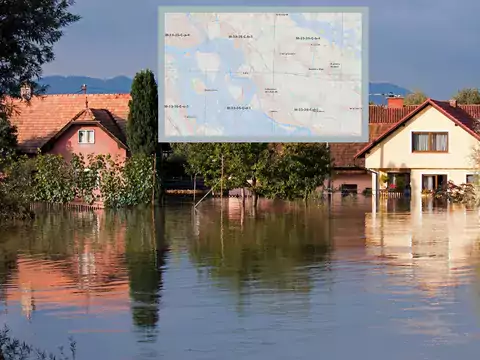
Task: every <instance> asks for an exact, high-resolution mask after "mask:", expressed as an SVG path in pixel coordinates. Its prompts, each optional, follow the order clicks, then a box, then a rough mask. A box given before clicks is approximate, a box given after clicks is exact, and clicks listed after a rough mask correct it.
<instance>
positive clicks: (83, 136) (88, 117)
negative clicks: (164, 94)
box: [11, 94, 130, 161]
mask: <svg viewBox="0 0 480 360" xmlns="http://www.w3.org/2000/svg"><path fill="white" fill-rule="evenodd" d="M129 100H130V95H129V94H98V95H97V94H92V95H78V94H68V95H45V96H39V97H34V98H32V99H31V100H30V101H29V102H26V101H22V100H13V101H12V104H13V105H14V107H15V112H14V114H13V116H12V117H11V122H12V124H13V125H15V126H16V127H17V130H18V142H19V148H20V150H21V151H22V152H23V153H25V154H30V155H35V154H36V153H37V151H38V150H40V151H41V152H42V153H49V154H60V155H62V156H63V157H64V158H65V159H67V160H69V159H70V158H71V155H72V153H76V154H83V155H84V156H85V157H86V156H87V155H89V154H94V155H97V154H110V155H112V156H113V157H117V158H118V159H119V160H120V161H121V160H124V159H126V158H127V156H128V155H129V152H128V147H127V141H126V136H125V127H126V120H127V116H128V111H129V108H128V102H129Z"/></svg>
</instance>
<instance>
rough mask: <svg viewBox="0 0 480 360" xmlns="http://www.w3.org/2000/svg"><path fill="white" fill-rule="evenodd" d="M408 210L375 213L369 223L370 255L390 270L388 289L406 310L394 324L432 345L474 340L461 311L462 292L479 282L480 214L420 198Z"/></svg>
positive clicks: (395, 317) (386, 272) (366, 231)
mask: <svg viewBox="0 0 480 360" xmlns="http://www.w3.org/2000/svg"><path fill="white" fill-rule="evenodd" d="M404 210H409V211H403V212H402V211H401V212H397V213H393V212H382V211H380V212H377V213H370V214H367V215H366V221H365V235H366V242H367V247H368V254H369V255H370V256H373V257H375V258H377V259H381V260H383V261H382V264H384V265H386V266H387V267H386V268H385V270H384V271H383V273H384V274H387V275H388V284H390V285H389V287H388V288H387V289H385V290H384V291H385V292H388V293H389V294H390V297H391V299H392V300H394V301H397V302H398V303H399V304H400V305H401V306H402V309H403V312H404V313H403V314H402V315H401V316H393V317H392V320H393V321H394V322H396V323H398V324H399V325H400V327H399V330H400V331H402V332H404V333H406V334H409V335H411V334H420V335H424V336H425V335H426V336H429V337H430V341H431V343H432V344H436V345H438V344H441V343H445V344H454V343H465V342H468V341H470V340H472V337H471V334H465V333H462V332H459V329H458V327H459V325H460V326H464V325H463V324H462V320H463V319H461V316H459V314H458V313H457V311H458V310H456V308H457V307H458V306H459V304H460V303H461V300H459V298H458V288H459V287H461V286H465V285H468V284H471V283H472V282H473V283H474V284H476V283H478V281H479V280H478V277H477V276H476V274H475V271H474V270H473V269H475V267H476V266H477V265H476V264H478V260H479V256H478V255H479V252H478V249H479V247H478V240H479V230H480V229H479V223H478V212H477V211H471V210H467V209H465V208H464V207H463V206H461V205H451V204H446V203H444V202H437V201H434V200H431V199H428V200H426V199H414V200H413V201H412V203H411V208H410V204H409V207H408V208H406V209H404ZM392 288H394V289H396V290H395V291H394V292H392ZM418 295H420V298H418ZM477 296H478V295H477ZM463 301H465V300H463ZM463 303H464V304H465V302H463ZM467 304H468V302H467ZM459 321H460V322H459ZM463 321H465V320H463ZM474 336H475V335H474Z"/></svg>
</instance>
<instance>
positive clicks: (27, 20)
mask: <svg viewBox="0 0 480 360" xmlns="http://www.w3.org/2000/svg"><path fill="white" fill-rule="evenodd" d="M73 3H74V1H71V0H2V1H0V34H1V35H0V100H3V99H4V97H5V96H6V95H10V96H16V97H18V96H19V95H20V84H21V83H23V82H28V83H30V84H32V85H33V88H34V89H37V90H41V89H40V88H38V87H37V86H36V83H35V81H36V80H37V79H38V78H39V77H40V76H41V74H42V66H43V65H44V64H46V63H48V62H51V61H52V60H54V54H53V46H54V45H55V43H56V42H57V41H58V40H60V38H61V37H62V35H63V31H62V28H64V27H66V26H68V25H70V24H72V23H74V22H76V21H78V20H79V19H80V17H79V16H77V15H73V14H71V13H70V12H69V11H68V10H69V7H70V6H71V5H73ZM0 102H1V101H0ZM2 103H3V102H2ZM4 105H5V104H3V105H0V106H1V107H0V111H1V112H5V111H4V108H3V107H4Z"/></svg>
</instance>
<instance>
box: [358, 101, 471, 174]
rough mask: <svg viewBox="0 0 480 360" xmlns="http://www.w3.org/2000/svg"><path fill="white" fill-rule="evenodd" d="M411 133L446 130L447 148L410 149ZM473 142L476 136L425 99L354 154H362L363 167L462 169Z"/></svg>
mask: <svg viewBox="0 0 480 360" xmlns="http://www.w3.org/2000/svg"><path fill="white" fill-rule="evenodd" d="M447 110H448V109H447ZM414 132H437V133H438V132H443V133H447V134H448V151H447V152H445V153H415V152H412V133H414ZM477 143H478V137H476V136H475V134H474V133H473V131H471V130H470V129H469V128H468V127H467V126H465V124H464V123H463V122H460V121H459V120H457V118H455V117H453V116H452V114H450V113H449V112H447V111H445V109H443V108H442V107H440V106H438V105H437V104H436V103H435V102H434V101H431V100H428V101H427V102H426V103H424V104H423V105H422V106H420V107H419V108H418V109H417V110H415V111H414V112H413V113H412V114H410V115H409V116H408V117H406V118H405V119H404V120H402V121H400V122H399V123H398V124H397V126H395V129H394V130H393V129H392V130H390V131H388V132H387V133H385V134H384V135H382V136H380V137H379V140H378V141H377V142H373V143H372V144H370V145H369V147H367V148H365V149H364V150H363V151H361V152H360V153H359V154H357V156H363V155H364V156H365V167H367V168H373V169H387V168H388V169H402V168H409V169H439V168H440V169H452V168H460V169H465V168H471V167H472V162H471V153H472V149H473V147H474V146H475V145H476V144H477Z"/></svg>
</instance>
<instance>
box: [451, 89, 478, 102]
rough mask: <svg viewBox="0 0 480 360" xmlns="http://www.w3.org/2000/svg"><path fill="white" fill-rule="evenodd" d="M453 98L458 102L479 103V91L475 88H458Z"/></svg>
mask: <svg viewBox="0 0 480 360" xmlns="http://www.w3.org/2000/svg"><path fill="white" fill-rule="evenodd" d="M453 98H454V99H455V100H457V102H458V103H459V104H480V91H478V89H477V88H465V89H461V90H459V91H458V92H457V93H456V94H455V95H454V96H453Z"/></svg>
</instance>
